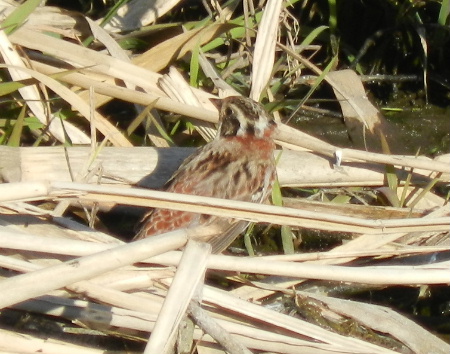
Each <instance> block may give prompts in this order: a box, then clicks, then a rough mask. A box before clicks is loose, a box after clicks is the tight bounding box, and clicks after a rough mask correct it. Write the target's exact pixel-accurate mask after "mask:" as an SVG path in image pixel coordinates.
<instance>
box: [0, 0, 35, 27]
mask: <svg viewBox="0 0 450 354" xmlns="http://www.w3.org/2000/svg"><path fill="white" fill-rule="evenodd" d="M41 2H42V0H28V1H26V2H24V3H23V4H22V5H20V6H19V7H17V8H16V9H15V10H14V11H13V12H11V13H10V14H9V16H7V17H6V18H5V19H4V20H3V22H2V24H1V27H2V28H3V29H4V30H5V33H6V34H11V33H12V32H14V31H15V30H16V29H17V28H18V27H20V26H21V25H22V24H23V23H24V22H25V21H26V19H27V18H28V16H30V14H31V13H32V12H33V11H34V10H35V9H36V7H38V6H39V5H40V4H41Z"/></svg>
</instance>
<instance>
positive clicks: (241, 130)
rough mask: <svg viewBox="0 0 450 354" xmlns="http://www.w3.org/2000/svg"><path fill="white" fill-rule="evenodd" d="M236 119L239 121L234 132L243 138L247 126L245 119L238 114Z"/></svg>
mask: <svg viewBox="0 0 450 354" xmlns="http://www.w3.org/2000/svg"><path fill="white" fill-rule="evenodd" d="M236 116H237V119H238V120H239V129H238V131H237V132H236V135H237V136H243V135H245V134H246V133H247V126H248V122H247V120H246V119H245V117H244V116H243V115H242V114H240V112H239V113H237V115H236Z"/></svg>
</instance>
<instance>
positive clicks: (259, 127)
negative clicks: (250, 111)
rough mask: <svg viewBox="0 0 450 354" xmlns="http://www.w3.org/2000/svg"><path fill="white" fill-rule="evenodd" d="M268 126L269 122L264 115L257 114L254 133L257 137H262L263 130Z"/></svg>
mask: <svg viewBox="0 0 450 354" xmlns="http://www.w3.org/2000/svg"><path fill="white" fill-rule="evenodd" d="M268 126H269V122H268V120H267V118H266V117H264V116H259V119H258V120H257V121H256V122H255V135H256V136H257V137H258V138H262V137H263V136H264V132H265V131H266V130H267V128H268Z"/></svg>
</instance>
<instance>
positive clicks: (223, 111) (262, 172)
mask: <svg viewBox="0 0 450 354" xmlns="http://www.w3.org/2000/svg"><path fill="white" fill-rule="evenodd" d="M211 101H212V102H213V103H214V105H215V106H216V107H217V108H218V110H219V125H218V129H217V133H216V136H215V137H214V139H213V140H211V141H210V142H208V143H207V144H206V145H204V146H202V147H200V148H199V149H198V150H196V151H195V152H194V153H193V154H192V155H190V156H188V157H187V158H186V159H185V160H184V161H183V163H182V164H181V165H180V167H179V168H178V170H177V171H176V172H175V173H174V174H173V176H172V177H171V178H170V179H169V180H168V181H167V183H166V184H165V186H164V187H163V190H165V191H167V192H173V193H182V194H192V195H198V196H206V197H215V198H222V199H230V200H239V201H246V202H253V203H265V202H266V201H267V200H268V198H269V196H270V194H271V190H272V186H273V183H274V181H275V179H276V164H275V159H274V151H275V142H274V139H273V136H274V132H275V130H276V127H277V124H276V122H275V120H274V119H273V117H272V115H271V114H269V113H268V112H267V111H266V110H265V109H264V107H263V106H262V105H261V104H260V103H258V102H256V101H254V100H252V99H250V98H246V97H241V96H229V97H226V98H224V99H211ZM203 225H204V226H207V225H209V226H213V227H215V228H214V230H216V229H217V230H219V231H220V232H217V233H216V234H214V236H212V237H211V238H210V239H208V240H207V241H206V242H208V243H210V244H211V246H212V252H213V253H220V252H222V251H224V250H225V249H226V248H227V247H228V246H229V245H230V244H231V243H232V242H233V241H234V240H235V239H236V238H237V237H238V236H239V234H241V233H242V232H243V231H244V230H245V229H246V228H247V227H248V225H249V222H248V221H244V220H235V219H229V218H221V217H219V216H212V215H206V214H197V213H193V212H187V211H177V210H168V209H159V208H156V209H153V210H152V211H150V212H149V213H147V214H146V215H145V216H144V218H143V219H142V221H141V226H140V229H139V231H138V232H137V234H136V235H135V237H134V239H133V240H139V239H143V238H146V237H151V236H155V235H159V234H162V233H165V232H169V231H174V230H178V229H182V228H191V227H196V226H203Z"/></svg>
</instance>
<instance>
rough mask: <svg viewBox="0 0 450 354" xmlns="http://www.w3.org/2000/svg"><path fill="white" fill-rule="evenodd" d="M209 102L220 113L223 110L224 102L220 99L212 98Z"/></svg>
mask: <svg viewBox="0 0 450 354" xmlns="http://www.w3.org/2000/svg"><path fill="white" fill-rule="evenodd" d="M209 100H210V101H211V103H212V104H213V105H214V107H216V108H217V110H218V111H219V112H220V109H221V108H222V103H223V100H222V99H220V98H210V99H209Z"/></svg>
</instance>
